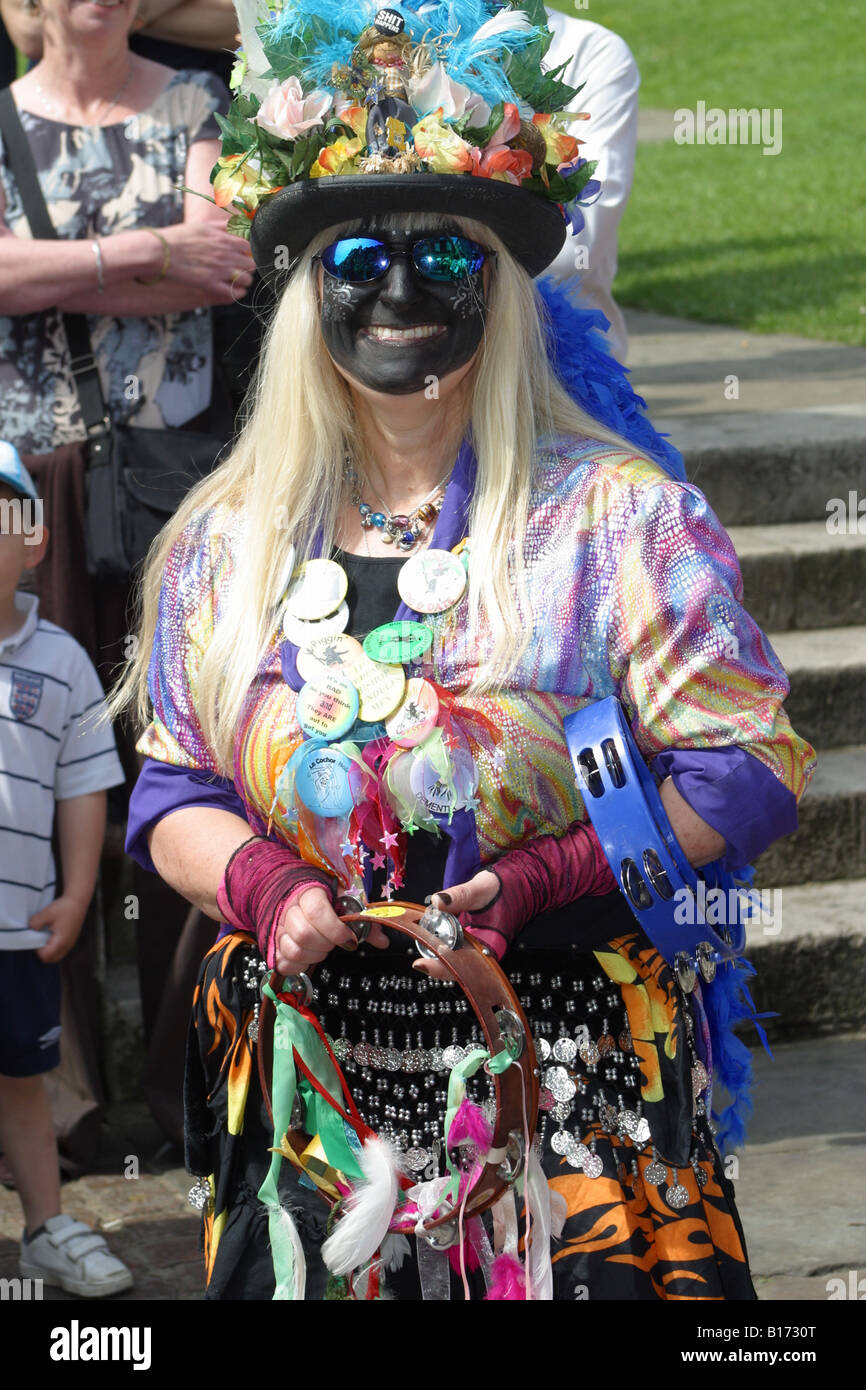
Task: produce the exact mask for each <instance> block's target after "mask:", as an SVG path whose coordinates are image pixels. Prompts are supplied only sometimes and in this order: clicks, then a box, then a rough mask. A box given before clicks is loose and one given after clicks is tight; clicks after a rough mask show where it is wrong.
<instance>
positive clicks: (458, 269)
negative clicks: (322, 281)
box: [314, 236, 496, 285]
mask: <svg viewBox="0 0 866 1390" xmlns="http://www.w3.org/2000/svg"><path fill="white" fill-rule="evenodd" d="M395 255H404V256H408V257H409V259H410V260H411V262H412V265H413V266H414V267H415V270H416V271H417V273H418V274H419V275H421V276H423V278H424V279H425V280H438V281H449V280H452V281H453V280H465V279H466V278H467V276H469V275H477V273H478V271H479V270H480V269H481V267H482V266H483V265H484V262H485V261H486V260H487V259H488V258H489V257H493V256H495V255H496V252H495V251H487V250H485V248H484V247H483V246H478V245H477V243H476V242H474V241H469V239H468V238H467V237H463V236H428V237H422V238H421V239H420V240H418V241H414V242H413V241H408V242H396V241H394V242H388V243H386V242H384V241H378V240H376V239H375V238H374V237H364V236H355V237H344V238H343V239H342V240H341V241H335V242H333V243H332V245H331V246H327V247H326V248H325V250H324V251H323V252H322V253H321V255H319V256H316V257H314V259H315V260H317V261H321V262H322V265H323V266H324V268H325V270H326V271H327V272H328V274H329V275H331V276H333V278H334V279H335V280H343V281H345V282H346V283H347V284H351V285H363V284H366V283H367V282H369V281H370V280H379V279H381V277H382V276H383V275H386V274H387V273H388V271H389V270H390V268H391V262H392V261H393V259H394V257H395Z"/></svg>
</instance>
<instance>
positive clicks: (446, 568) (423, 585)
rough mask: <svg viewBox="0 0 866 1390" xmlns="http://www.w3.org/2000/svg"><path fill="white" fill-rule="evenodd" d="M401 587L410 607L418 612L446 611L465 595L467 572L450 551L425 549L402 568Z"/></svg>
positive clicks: (398, 577)
mask: <svg viewBox="0 0 866 1390" xmlns="http://www.w3.org/2000/svg"><path fill="white" fill-rule="evenodd" d="M397 588H398V590H399V593H400V597H401V599H402V600H403V602H404V603H405V604H406V606H407V608H414V610H415V612H416V613H444V612H445V609H446V608H451V607H452V606H453V605H454V604H455V603H457V601H458V600H459V599H460V598H462V596H463V591H464V589H465V588H466V571H465V569H464V568H463V565H462V563H461V561H460V559H459V557H458V556H457V555H452V554H451V551H450V550H422V551H421V552H420V554H418V555H413V556H412V557H411V558H410V559H408V560H407V561H406V563H405V565H404V566H403V568H402V569H401V570H400V573H399V574H398V575H397Z"/></svg>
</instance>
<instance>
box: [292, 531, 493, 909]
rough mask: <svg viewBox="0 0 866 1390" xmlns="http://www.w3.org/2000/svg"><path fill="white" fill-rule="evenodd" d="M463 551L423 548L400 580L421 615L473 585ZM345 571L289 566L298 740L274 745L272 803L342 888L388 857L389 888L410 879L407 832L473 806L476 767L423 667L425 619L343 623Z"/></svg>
mask: <svg viewBox="0 0 866 1390" xmlns="http://www.w3.org/2000/svg"><path fill="white" fill-rule="evenodd" d="M466 582H467V570H466V566H465V564H464V562H463V560H462V559H461V558H460V557H459V556H458V555H456V554H454V553H452V552H451V551H447V550H434V549H428V550H424V551H421V552H420V553H419V554H417V555H413V556H411V558H410V559H408V560H407V561H406V563H405V564H404V565H403V566H402V567H401V569H400V572H399V575H398V579H397V587H398V591H399V594H400V597H401V599H402V600H403V602H404V603H405V604H406V606H407V607H409V608H411V609H413V610H414V611H415V612H416V613H421V614H424V615H434V614H439V613H444V612H445V611H446V610H447V609H449V608H451V607H453V606H454V605H455V604H456V603H458V602H459V601H460V599H461V598H462V596H463V593H464V591H465V588H466ZM347 590H348V576H347V574H346V571H345V570H344V569H343V567H342V566H341V565H339V564H338V563H337V562H336V561H335V560H325V559H317V560H308V561H306V562H305V563H304V564H303V565H300V566H299V567H298V568H297V569H296V570H295V571H294V573H293V574H292V576H291V579H290V581H289V584H288V588H287V590H286V594H285V598H284V601H283V613H282V627H283V633H284V635H285V637H286V638H287V640H288V641H289V642H292V643H293V644H294V645H295V646H296V647H297V648H298V655H297V670H298V674H299V676H300V677H301V679H302V680H303V682H304V684H303V686H302V687H301V690H300V691H299V693H298V698H297V705H296V719H297V723H298V726H299V729H300V731H301V735H300V736H299V737H298V739H297V740H296V741H295V742H294V743H293V744H290V745H287V746H283V747H281V748H278V749H277V750H276V753H275V755H274V759H273V762H272V766H271V782H272V786H273V792H274V796H273V802H272V805H271V810H270V814H271V818H273V816H274V814H275V812H277V811H278V810H279V811H280V813H281V814H282V815H284V816H285V818H286V820H287V821H288V822H291V821H294V822H295V824H296V826H297V827H298V828H299V844H302V845H303V848H304V849H305V850H306V851H307V853H305V855H304V857H305V858H312V859H313V860H314V861H315V862H318V863H319V864H320V865H321V866H322V867H325V868H326V869H328V870H329V871H330V872H334V873H336V874H337V876H338V878H339V879H340V881H341V882H342V883H343V884H345V885H346V886H351V887H354V888H358V886H359V885H360V883H361V882H362V880H363V871H364V865H365V862H366V860H367V858H368V857H369V854H370V852H371V851H372V852H373V855H372V857H373V867H374V868H380V869H382V868H385V866H386V861H390V870H389V872H388V875H387V879H386V883H385V888H384V890H383V894H382V896H383V897H385V898H390V897H391V896H392V893H393V890H395V889H397V888H399V887H400V885H401V883H402V866H401V860H402V857H403V849H402V846H401V844H400V840H399V837H400V835H401V832H403V833H408V834H413V833H414V831H415V830H416V829H418V828H419V827H420V828H423V829H427V830H431V831H438V826H439V823H440V822H441V821H442V820H446V821H450V819H451V817H452V816H453V814H454V812H455V811H456V810H460V809H461V808H468V809H474V808H475V806H476V805H477V802H476V801H475V792H476V791H477V788H478V773H477V770H476V767H475V762H474V759H473V757H472V754H471V752H470V750H469V747H468V744H467V741H466V738H465V736H464V735H463V734H462V733H461V732H460V731H459V729H458V728H457V727H456V725H455V723H454V721H453V720H452V718H451V712H450V711H451V703H452V702H451V700H450V698H449V697H448V696H447V694H446V693H445V692H444V691H441V690H439V689H438V688H437V687H436V685H435V684H434V683H433V681H432V680H430V679H428V677H427V676H425V675H423V674H420V670H421V669H423V663H424V659H425V657H426V656H427V654H428V653H429V651H430V648H431V646H432V643H433V629H432V628H431V627H430V625H429V624H428V623H426V622H412V621H405V620H404V621H395V622H390V623H385V624H383V625H382V626H381V627H377V628H375V629H374V630H373V631H372V632H370V633H368V635H367V636H366V637H365V638H364V641H363V644H362V643H361V642H359V641H358V640H357V638H355V637H351V636H349V635H348V634H347V633H346V627H347V626H348V623H349V608H348V604H347V603H346V593H347Z"/></svg>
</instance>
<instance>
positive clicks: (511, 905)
mask: <svg viewBox="0 0 866 1390" xmlns="http://www.w3.org/2000/svg"><path fill="white" fill-rule="evenodd" d="M484 867H485V868H486V869H488V870H489V871H490V873H492V874H494V875H495V876H496V878H498V879H499V889H498V891H497V892H496V894H495V895H494V897H493V898H492V899H491V900H490V902H489V903H488V904H487V906H486V907H484V908H482V909H481V910H480V911H478V912H464V913H462V914H461V917H460V920H461V922H462V924H463V926H464V927H465V928H466V929H467V930H468V931H469V932H471V934H472V935H473V936H475V937H477V938H478V940H479V941H482V942H483V943H484V945H485V946H489V947H490V949H491V951H492V952H493V954H494V955H495V956H496V957H497V959H498V960H501V959H502V957H503V956H504V955H505V952H506V951H507V950H508V949H509V947H510V946H511V945H512V944H513V943H514V941H515V939H516V937H517V936H518V935H519V933H520V932H521V931H522V929H523V927H525V926H526V923H527V922H529V921H531V920H532V918H533V917H538V916H539V915H540V914H541V913H542V912H549V911H551V910H552V909H554V908H558V907H567V906H568V904H569V903H573V902H574V901H575V899H576V898H582V897H584V896H586V895H590V896H593V897H598V896H600V895H601V894H603V893H612V892H613V890H614V889H615V888H616V887H617V882H616V879H615V878H614V876H613V874H612V873H611V871H610V865H609V864H608V862H607V859H606V858H605V854H604V850H603V849H602V847H601V842H600V840H599V838H598V836H597V835H596V833H595V831H594V830H593V828H592V826H591V825H587V824H586V823H585V822H584V821H574V823H573V824H572V825H570V826H569V827H568V829H567V830H566V832H565V834H564V835H539V836H538V837H537V839H534V840H530V841H529V843H528V844H526V845H521V847H520V849H513V850H511V851H510V852H509V853H508V854H504V855H503V856H502V858H501V859H497V861H496V863H495V864H485V865H484ZM439 896H440V897H442V896H443V895H442V894H440V895H439Z"/></svg>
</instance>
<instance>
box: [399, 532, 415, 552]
mask: <svg viewBox="0 0 866 1390" xmlns="http://www.w3.org/2000/svg"><path fill="white" fill-rule="evenodd" d="M417 541H418V537H417V536H415V535H413V534H412V532H411V531H404V532H403V534H402V536H401V537H400V538H399V540H398V541H397V548H398V549H399V550H413V549H414V547H415V545H416V544H417Z"/></svg>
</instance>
